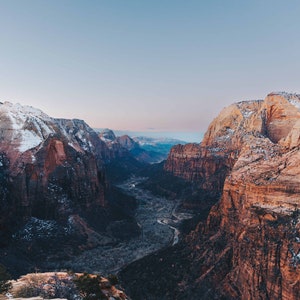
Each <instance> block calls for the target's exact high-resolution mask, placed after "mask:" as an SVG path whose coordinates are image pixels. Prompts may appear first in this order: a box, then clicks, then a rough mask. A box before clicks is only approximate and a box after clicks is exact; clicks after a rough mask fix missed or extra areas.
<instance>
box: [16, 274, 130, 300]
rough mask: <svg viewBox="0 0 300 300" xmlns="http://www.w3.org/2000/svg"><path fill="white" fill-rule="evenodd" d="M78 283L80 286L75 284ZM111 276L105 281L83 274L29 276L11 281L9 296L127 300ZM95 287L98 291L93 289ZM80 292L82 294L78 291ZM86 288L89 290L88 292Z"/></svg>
mask: <svg viewBox="0 0 300 300" xmlns="http://www.w3.org/2000/svg"><path fill="white" fill-rule="evenodd" d="M80 278H84V279H82V281H81V282H84V283H85V285H84V283H82V284H80V283H77V285H76V280H77V282H79V280H80ZM117 283H118V279H117V277H115V276H110V277H109V278H105V277H103V276H100V275H92V274H86V273H84V274H83V273H66V272H56V273H54V272H47V273H37V272H36V273H32V274H26V275H23V276H21V277H20V278H19V279H17V280H13V281H12V289H11V290H10V295H11V297H13V299H19V300H21V299H29V297H30V299H32V300H42V299H54V298H55V299H56V300H58V299H62V300H64V299H82V297H83V296H82V294H88V293H90V294H92V293H93V292H94V293H95V292H98V293H101V294H100V296H99V297H101V299H107V300H113V299H114V300H129V297H127V296H126V294H125V293H124V292H123V291H122V290H120V289H119V288H117V287H116V286H115V285H116V284H117ZM98 287H99V290H98V289H97V288H98ZM80 288H82V289H83V291H80V290H79V289H80ZM89 288H90V290H88V289H89Z"/></svg>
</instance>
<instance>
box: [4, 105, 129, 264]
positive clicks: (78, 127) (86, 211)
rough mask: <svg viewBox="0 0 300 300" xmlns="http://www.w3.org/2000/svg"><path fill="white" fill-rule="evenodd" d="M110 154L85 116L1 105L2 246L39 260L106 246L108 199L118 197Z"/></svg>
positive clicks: (109, 207) (110, 213)
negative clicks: (110, 176) (109, 174)
mask: <svg viewBox="0 0 300 300" xmlns="http://www.w3.org/2000/svg"><path fill="white" fill-rule="evenodd" d="M110 160H111V152H110V150H109V148H108V147H107V146H106V144H105V143H104V142H103V141H101V139H99V137H98V135H97V133H96V132H95V131H94V130H93V129H91V128H90V127H89V126H88V125H87V124H86V123H85V122H84V121H82V120H76V119H75V120H67V119H54V118H51V117H49V116H47V115H46V114H44V113H43V112H41V111H40V110H38V109H35V108H32V107H28V106H21V105H19V104H11V103H9V102H5V103H3V104H0V183H1V187H0V197H1V198H0V240H1V242H0V246H1V247H3V246H11V245H14V249H15V248H18V249H19V250H22V251H23V252H24V253H28V255H29V256H30V257H32V258H39V259H42V257H43V255H46V256H47V254H46V252H47V251H48V252H49V253H51V255H52V256H53V257H54V256H55V255H54V253H59V256H60V257H65V256H66V257H67V256H68V255H71V254H74V253H78V251H81V250H84V249H88V248H92V247H95V246H97V245H106V244H111V243H112V242H113V241H114V238H113V237H111V236H108V235H107V233H105V229H106V227H107V225H108V224H109V223H110V222H111V221H113V220H112V219H113V218H112V217H111V215H112V214H113V209H114V208H113V205H110V203H108V202H109V201H108V198H110V199H112V200H111V201H114V202H116V201H117V200H116V199H114V197H115V195H112V191H111V189H108V183H107V180H106V170H105V169H106V164H107V163H108V162H109V161H110ZM116 197H118V196H116ZM119 202H120V201H119ZM119 202H118V203H119ZM131 202H132V201H131ZM123 206H124V203H119V207H118V214H119V215H118V218H122V207H123ZM127 206H128V205H127V204H126V210H127V211H128V207H127ZM132 206H134V204H133V205H132ZM133 210H134V208H133ZM130 213H131V214H133V213H132V212H130ZM125 218H126V217H125ZM130 218H131V216H130ZM61 249H63V250H61ZM0 250H1V249H0ZM49 253H48V254H49ZM16 256H18V254H16ZM3 259H4V260H5V258H4V257H3Z"/></svg>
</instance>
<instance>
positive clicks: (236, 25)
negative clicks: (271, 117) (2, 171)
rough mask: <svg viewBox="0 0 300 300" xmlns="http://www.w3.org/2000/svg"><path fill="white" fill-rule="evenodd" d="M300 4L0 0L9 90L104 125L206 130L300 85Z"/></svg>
mask: <svg viewBox="0 0 300 300" xmlns="http://www.w3.org/2000/svg"><path fill="white" fill-rule="evenodd" d="M299 11H300V2H298V1H293V0H292V1H288V2H283V1H278V0H273V1H271V0H265V1H260V0H253V1H243V2H241V1H234V0H229V1H221V0H216V1H196V0H191V1H185V2H183V1H179V0H172V1H171V0H166V1H158V0H153V1H138V0H128V1H83V0H76V1H71V0H65V1H58V0H52V1H39V0H27V1H17V0H0V25H1V26H0V37H1V48H0V54H1V58H2V59H1V60H0V62H1V71H0V99H1V100H0V101H10V102H19V103H21V104H24V105H31V106H34V107H37V108H40V109H41V110H43V111H44V112H45V113H47V114H48V115H50V116H52V117H57V118H78V119H83V120H85V121H86V122H87V123H88V124H89V125H90V126H91V127H94V128H106V127H107V128H118V129H123V128H125V129H128V130H131V131H141V132H145V131H146V132H147V131H151V130H153V131H156V132H175V133H176V132H196V133H197V132H205V131H206V129H207V127H208V125H209V123H210V122H211V121H212V120H213V118H215V117H216V116H217V115H218V113H219V112H220V111H221V110H222V108H223V107H225V106H227V105H229V104H231V103H233V102H236V101H241V100H247V99H263V98H264V97H265V96H266V95H267V94H268V93H270V92H272V91H287V92H300V86H299V80H298V69H299V67H300V61H299V59H298V56H299V54H298V49H299V46H300V40H299V39H297V36H298V31H299V28H300V21H299V18H298V14H299ZM149 128H151V130H149Z"/></svg>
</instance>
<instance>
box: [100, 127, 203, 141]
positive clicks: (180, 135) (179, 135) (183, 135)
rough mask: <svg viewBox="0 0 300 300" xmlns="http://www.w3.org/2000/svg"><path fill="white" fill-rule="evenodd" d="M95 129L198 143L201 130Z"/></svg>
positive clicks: (119, 133) (118, 134)
mask: <svg viewBox="0 0 300 300" xmlns="http://www.w3.org/2000/svg"><path fill="white" fill-rule="evenodd" d="M95 129H96V130H104V129H110V130H112V131H113V132H114V133H115V135H116V136H122V135H125V134H127V135H129V136H130V137H151V138H169V139H175V140H179V141H182V142H188V143H200V142H201V141H202V139H203V135H204V133H203V132H185V131H183V132H175V131H132V130H121V129H111V128H95Z"/></svg>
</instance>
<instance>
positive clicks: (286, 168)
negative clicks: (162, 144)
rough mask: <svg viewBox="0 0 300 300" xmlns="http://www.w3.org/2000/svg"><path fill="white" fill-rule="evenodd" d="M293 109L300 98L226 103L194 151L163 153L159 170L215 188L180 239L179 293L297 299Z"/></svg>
mask: <svg viewBox="0 0 300 300" xmlns="http://www.w3.org/2000/svg"><path fill="white" fill-rule="evenodd" d="M299 109H300V96H299V95H294V94H293V95H291V94H286V93H272V94H269V95H268V96H267V97H266V99H265V100H264V101H263V102H262V101H261V102H259V101H254V102H253V101H251V102H244V103H237V104H233V105H232V106H230V107H229V108H227V109H225V110H223V112H222V113H221V114H220V115H219V117H218V118H216V119H215V120H214V121H213V122H212V124H211V125H210V126H209V129H208V132H207V133H206V135H205V137H204V139H203V141H202V143H201V144H200V145H199V146H197V145H188V146H184V147H183V146H177V147H175V148H173V150H172V152H171V153H170V156H169V159H168V161H167V163H166V166H165V168H166V170H169V171H171V172H173V173H174V174H175V175H177V176H181V177H184V178H187V179H191V180H199V183H200V184H202V185H203V186H204V187H206V188H210V187H211V188H213V184H214V182H216V181H217V182H216V184H217V187H219V188H221V187H223V188H222V196H221V199H220V201H219V202H218V203H217V204H216V205H215V206H214V207H213V208H212V210H211V212H210V215H209V217H208V220H207V223H206V224H204V225H203V224H199V225H198V227H197V228H196V230H195V231H194V232H192V233H191V234H190V235H189V237H188V238H187V242H188V244H189V247H190V249H191V253H192V254H191V255H192V256H193V262H194V263H193V266H192V267H191V274H193V275H190V278H189V280H187V281H188V282H189V283H190V285H188V284H187V286H188V289H191V288H193V289H194V290H196V291H198V292H197V293H198V295H201V299H210V297H211V296H212V294H213V295H214V296H215V297H220V298H221V297H224V298H225V299H286V300H288V299H299V297H300V254H299V253H300V232H299V229H300V210H299V205H300V201H299V192H300V188H299V187H300V167H299V160H300V151H299V133H300V129H299V128H300V126H299V120H300V112H299ZM224 167H225V170H226V174H223V175H217V176H216V173H218V171H219V170H220V169H219V168H224ZM222 176H223V177H222ZM195 274H197V275H195ZM195 277H196V278H195ZM212 290H213V291H214V292H213V293H211V291H212Z"/></svg>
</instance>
